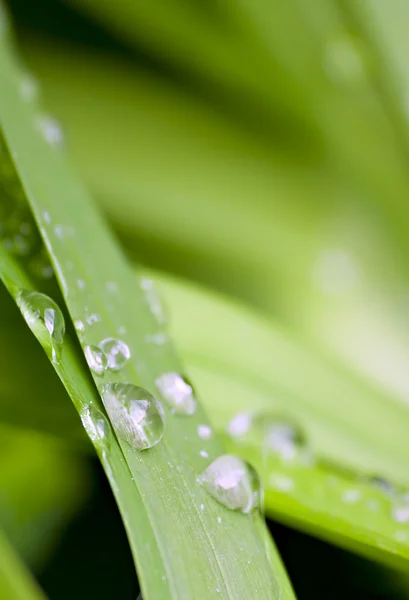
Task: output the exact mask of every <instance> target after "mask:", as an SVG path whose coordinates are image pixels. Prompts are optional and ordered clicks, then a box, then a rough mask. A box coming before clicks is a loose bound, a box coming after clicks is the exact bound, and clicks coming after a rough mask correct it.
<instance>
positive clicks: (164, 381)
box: [155, 372, 196, 415]
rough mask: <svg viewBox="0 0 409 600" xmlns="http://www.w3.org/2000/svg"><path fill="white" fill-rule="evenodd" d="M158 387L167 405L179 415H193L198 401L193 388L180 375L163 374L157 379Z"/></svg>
mask: <svg viewBox="0 0 409 600" xmlns="http://www.w3.org/2000/svg"><path fill="white" fill-rule="evenodd" d="M155 383H156V386H157V388H158V389H159V391H160V392H161V394H162V396H163V398H164V399H165V400H166V402H167V404H168V405H169V406H170V407H171V408H172V409H173V410H174V411H175V412H176V413H178V414H184V415H193V413H194V412H195V410H196V400H195V399H194V397H193V388H192V386H191V385H190V384H189V383H188V382H187V381H186V379H184V378H183V377H181V376H180V375H179V374H178V373H173V372H169V373H163V374H162V375H161V376H160V377H158V378H157V379H156V382H155Z"/></svg>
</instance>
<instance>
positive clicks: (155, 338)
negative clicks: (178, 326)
mask: <svg viewBox="0 0 409 600" xmlns="http://www.w3.org/2000/svg"><path fill="white" fill-rule="evenodd" d="M145 340H146V341H147V342H148V344H156V345H157V346H163V344H166V343H167V342H168V341H169V336H168V335H167V334H166V333H148V334H147V335H145Z"/></svg>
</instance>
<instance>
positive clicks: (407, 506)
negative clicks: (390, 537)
mask: <svg viewBox="0 0 409 600" xmlns="http://www.w3.org/2000/svg"><path fill="white" fill-rule="evenodd" d="M392 519H393V520H394V521H396V522H397V523H409V502H407V500H406V499H405V498H404V497H403V496H402V497H400V498H398V499H397V500H395V502H394V503H393V505H392Z"/></svg>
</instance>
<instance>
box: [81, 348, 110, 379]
mask: <svg viewBox="0 0 409 600" xmlns="http://www.w3.org/2000/svg"><path fill="white" fill-rule="evenodd" d="M84 354H85V358H86V360H87V363H88V366H89V368H90V369H91V371H92V372H93V373H95V375H103V374H104V372H105V371H106V370H107V368H108V359H107V357H106V356H105V354H104V352H103V351H102V350H101V349H100V348H98V347H97V346H85V347H84Z"/></svg>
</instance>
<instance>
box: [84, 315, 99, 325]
mask: <svg viewBox="0 0 409 600" xmlns="http://www.w3.org/2000/svg"><path fill="white" fill-rule="evenodd" d="M100 320H101V317H99V316H98V315H95V314H93V315H89V317H87V323H88V325H93V324H94V323H98V322H99V321H100Z"/></svg>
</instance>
